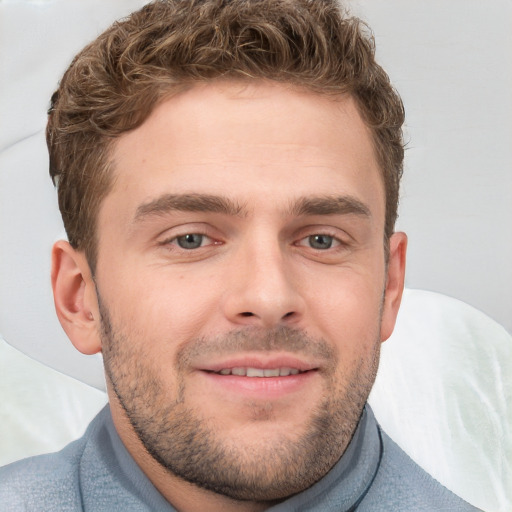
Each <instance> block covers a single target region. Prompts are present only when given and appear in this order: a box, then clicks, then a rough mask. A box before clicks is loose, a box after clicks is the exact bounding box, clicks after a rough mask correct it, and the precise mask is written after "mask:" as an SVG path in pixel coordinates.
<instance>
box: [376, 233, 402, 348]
mask: <svg viewBox="0 0 512 512" xmlns="http://www.w3.org/2000/svg"><path fill="white" fill-rule="evenodd" d="M406 252H407V235H406V234H405V233H400V232H399V233H393V235H392V236H391V238H390V240H389V260H388V268H387V277H386V289H385V291H384V305H383V311H382V322H381V328H380V339H381V341H386V340H387V339H388V338H389V337H390V336H391V333H392V332H393V329H394V328H395V322H396V317H397V315H398V309H399V308H400V302H401V301H402V293H403V291H404V282H405V259H406Z"/></svg>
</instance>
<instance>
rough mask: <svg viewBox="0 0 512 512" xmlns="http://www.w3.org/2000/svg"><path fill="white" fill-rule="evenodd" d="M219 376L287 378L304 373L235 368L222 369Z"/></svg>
mask: <svg viewBox="0 0 512 512" xmlns="http://www.w3.org/2000/svg"><path fill="white" fill-rule="evenodd" d="M214 373H217V374H219V375H236V376H238V377H288V376H289V375H297V374H299V373H304V372H303V371H300V370H298V369H297V368H287V367H283V368H251V367H237V368H223V369H222V370H220V371H218V372H214Z"/></svg>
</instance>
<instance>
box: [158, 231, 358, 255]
mask: <svg viewBox="0 0 512 512" xmlns="http://www.w3.org/2000/svg"><path fill="white" fill-rule="evenodd" d="M189 236H199V237H201V241H200V245H199V246H198V247H188V248H187V247H183V246H181V245H180V242H179V240H180V239H184V238H186V237H189ZM315 237H319V238H320V237H324V238H329V239H330V240H329V242H330V244H329V246H328V247H325V248H319V247H312V246H311V243H312V239H314V238H315ZM205 239H206V241H207V242H208V241H209V243H205V244H204V242H205ZM304 241H306V243H308V242H309V244H308V245H306V244H303V243H302V242H304ZM221 244H222V242H221V241H218V240H215V239H213V238H212V237H211V236H209V235H207V234H206V233H203V232H200V231H197V232H193V231H190V232H188V233H184V234H183V235H176V236H173V237H172V238H169V239H167V240H164V241H163V242H161V244H160V245H162V246H166V247H169V246H170V245H173V246H175V247H176V248H177V249H178V250H181V251H185V252H190V251H196V250H198V249H201V248H205V247H209V246H212V245H221ZM293 245H295V246H296V247H308V248H309V249H312V250H314V251H318V252H326V251H329V250H336V249H337V248H340V247H344V246H347V245H348V244H347V243H346V242H344V241H343V240H340V238H338V237H337V236H335V235H333V234H332V233H327V232H321V231H319V232H316V233H312V234H310V235H307V236H304V237H302V238H300V239H299V240H298V241H297V242H295V243H294V244H293Z"/></svg>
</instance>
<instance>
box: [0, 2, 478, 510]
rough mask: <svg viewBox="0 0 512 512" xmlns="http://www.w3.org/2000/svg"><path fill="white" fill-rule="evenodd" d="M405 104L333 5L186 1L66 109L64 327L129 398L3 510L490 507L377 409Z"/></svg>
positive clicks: (42, 460)
mask: <svg viewBox="0 0 512 512" xmlns="http://www.w3.org/2000/svg"><path fill="white" fill-rule="evenodd" d="M402 123H403V108H402V104H401V101H400V99H399V97H398V96H397V94H396V93H395V92H394V90H393V89H392V87H391V86H390V84H389V80H388V77H387V75H386V74H385V73H384V71H383V70H382V69H381V68H380V67H379V66H378V65H377V64H376V63H375V60H374V49H373V44H372V41H371V39H370V38H369V37H368V36H366V35H365V31H364V30H363V29H362V28H361V25H360V23H359V22H358V21H357V20H354V19H350V18H347V17H346V16H344V15H343V13H342V12H341V11H340V10H339V8H338V6H337V5H336V3H335V2H334V1H327V0H321V1H320V0H317V1H311V0H295V1H291V0H272V1H270V0H260V1H256V0H253V1H251V0H233V1H225V0H224V1H222V0H202V1H200V0H169V1H166V2H164V1H161V2H155V3H152V4H150V5H148V6H146V7H145V8H143V9H142V10H141V11H139V12H137V13H134V14H133V15H132V16H131V17H129V18H128V19H126V20H123V21H121V22H119V23H117V24H114V25H113V26H112V27H111V28H110V29H108V30H107V31H106V32H105V33H104V34H103V35H101V36H100V37H99V38H98V39H97V40H96V41H94V42H93V43H91V44H90V45H89V46H87V47H86V48H85V49H84V50H83V51H82V52H81V53H80V54H79V55H78V56H77V57H76V58H75V60H74V61H73V63H72V64H71V66H70V68H69V69H68V71H67V72H66V74H65V75H64V77H63V79H62V81H61V84H60V86H59V89H58V91H57V92H56V93H55V94H54V96H53V98H52V105H51V108H50V113H49V122H48V129H47V140H48V146H49V151H50V172H51V175H52V178H53V180H54V182H55V184H56V185H57V187H58V193H59V205H60V209H61V213H62V216H63V220H64V224H65V227H66V230H67V234H68V239H69V242H64V241H60V242H57V243H56V244H55V246H54V249H53V269H52V284H53V290H54V297H55V305H56V310H57V314H58V316H59V319H60V322H61V324H62V326H63V327H64V329H65V331H66V333H67V334H68V336H69V338H70V339H71V341H72V343H73V344H74V345H75V347H76V348H77V349H78V350H80V351H81V352H83V353H86V354H94V353H97V352H99V351H101V352H102V354H103V358H104V362H105V374H106V381H107V390H108V395H109V407H108V408H106V409H104V410H103V411H102V412H101V413H100V414H99V416H98V417H97V418H96V419H95V420H94V421H93V422H92V424H91V425H90V427H89V429H88V431H87V432H86V434H85V435H84V437H83V438H82V439H81V440H79V441H76V442H75V443H72V444H71V445H69V446H68V447H67V448H65V449H64V450H63V451H62V452H59V453H58V454H54V455H45V456H41V457H36V458H32V459H27V460H25V461H21V462H19V463H16V464H13V465H11V466H7V467H6V468H3V469H1V470H0V502H1V503H2V504H3V506H4V508H5V507H6V509H7V510H95V511H96V510H105V511H107V510H108V511H112V510H179V511H204V510H207V511H216V510H222V511H229V510H248V511H258V510H267V509H272V510H276V511H277V510H321V511H326V510H333V511H334V510H336V511H339V510H356V509H357V510H362V511H364V510H386V511H387V510H403V511H406V510H407V511H411V510H429V511H430V510H475V509H474V508H473V507H471V506H470V505H468V504H466V503H464V502H463V501H462V500H460V499H459V498H458V497H456V496H455V495H453V494H452V493H450V492H449V491H448V490H446V489H445V488H444V487H442V486H441V485H440V484H439V483H438V482H436V481H435V480H434V479H432V478H431V477H430V476H429V475H427V474H426V473H425V472H424V471H423V470H421V469H420V468H419V467H418V466H416V465H415V464H414V463H413V462H412V461H411V460H410V459H409V458H408V457H407V456H406V455H405V454H404V453H403V452H402V451H401V450H400V449H399V448H398V447H397V446H396V445H395V444H394V443H393V442H392V441H391V440H390V439H389V438H388V437H387V436H386V434H385V433H384V432H382V430H381V429H380V428H379V426H378V425H377V423H376V421H375V418H374V416H373V414H372V412H371V410H370V408H369V407H368V406H367V405H365V403H366V399H367V397H368V394H369V392H370V389H371V387H372V384H373V381H374V379H375V375H376V371H377V366H378V359H379V347H380V343H381V342H382V341H384V340H385V339H387V338H388V337H389V336H390V334H391V332H392V330H393V326H394V322H395V319H396V315H397V312H398V308H399V304H400V299H401V294H402V290H403V282H404V272H405V251H406V236H405V235H404V234H403V233H396V232H394V223H395V219H396V210H397V203H398V186H399V180H400V175H401V170H402V160H403V146H402V138H401V125H402Z"/></svg>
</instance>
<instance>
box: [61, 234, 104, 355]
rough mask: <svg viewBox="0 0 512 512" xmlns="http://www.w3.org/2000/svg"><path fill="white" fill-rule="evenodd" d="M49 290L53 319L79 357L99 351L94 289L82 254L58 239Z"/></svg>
mask: <svg viewBox="0 0 512 512" xmlns="http://www.w3.org/2000/svg"><path fill="white" fill-rule="evenodd" d="M52 288H53V299H54V302H55V309H56V311H57V316H58V318H59V321H60V323H61V325H62V328H63V329H64V331H65V332H66V334H67V335H68V338H69V339H70V340H71V342H72V343H73V345H74V346H75V348H76V349H77V350H79V351H80V352H82V353H83V354H96V353H97V352H99V351H100V350H101V338H100V334H99V333H100V330H99V329H100V324H99V312H98V300H97V296H96V287H95V284H94V280H93V278H92V274H91V271H90V268H89V264H88V263H87V259H86V257H85V254H83V253H82V252H79V251H76V250H75V249H73V247H71V245H70V244H69V243H68V242H65V241H64V240H59V241H58V242H56V243H55V244H54V246H53V250H52Z"/></svg>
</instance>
